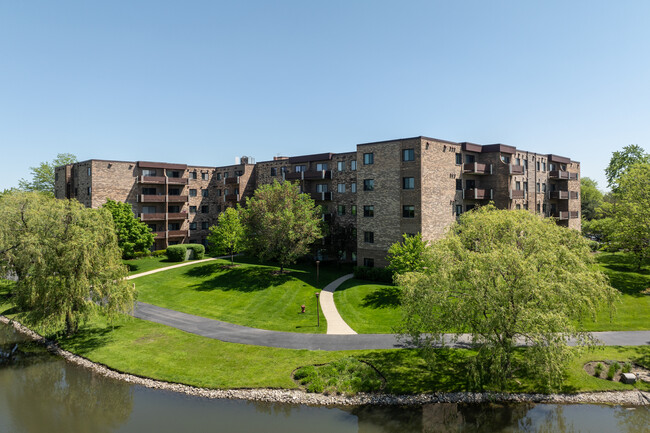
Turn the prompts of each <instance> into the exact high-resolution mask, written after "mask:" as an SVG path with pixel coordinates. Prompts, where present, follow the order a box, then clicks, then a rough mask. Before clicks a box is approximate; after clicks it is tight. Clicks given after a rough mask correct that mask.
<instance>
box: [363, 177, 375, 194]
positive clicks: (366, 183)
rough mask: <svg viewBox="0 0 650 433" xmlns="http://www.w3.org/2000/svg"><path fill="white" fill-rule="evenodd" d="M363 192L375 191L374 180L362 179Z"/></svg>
mask: <svg viewBox="0 0 650 433" xmlns="http://www.w3.org/2000/svg"><path fill="white" fill-rule="evenodd" d="M363 190H364V191H374V190H375V180H374V179H364V180H363Z"/></svg>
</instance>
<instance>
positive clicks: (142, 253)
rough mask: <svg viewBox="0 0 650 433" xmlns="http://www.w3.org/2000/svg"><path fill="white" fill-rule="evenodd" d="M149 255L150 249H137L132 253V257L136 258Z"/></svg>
mask: <svg viewBox="0 0 650 433" xmlns="http://www.w3.org/2000/svg"><path fill="white" fill-rule="evenodd" d="M150 255H151V251H137V252H136V253H135V254H133V256H134V258H136V259H141V258H143V257H149V256H150Z"/></svg>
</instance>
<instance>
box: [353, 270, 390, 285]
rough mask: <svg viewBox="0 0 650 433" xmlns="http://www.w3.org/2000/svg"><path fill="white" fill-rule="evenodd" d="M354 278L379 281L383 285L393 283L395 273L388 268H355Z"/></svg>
mask: <svg viewBox="0 0 650 433" xmlns="http://www.w3.org/2000/svg"><path fill="white" fill-rule="evenodd" d="M354 277H355V278H358V279H360V280H369V281H377V282H381V283H388V284H392V283H393V272H392V271H391V270H390V269H387V268H368V267H366V266H355V267H354Z"/></svg>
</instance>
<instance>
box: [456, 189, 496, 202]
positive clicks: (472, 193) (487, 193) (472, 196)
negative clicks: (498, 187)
mask: <svg viewBox="0 0 650 433" xmlns="http://www.w3.org/2000/svg"><path fill="white" fill-rule="evenodd" d="M493 196H494V191H493V190H492V189H481V188H472V189H464V190H463V199H464V200H488V199H489V200H491V199H492V198H493Z"/></svg>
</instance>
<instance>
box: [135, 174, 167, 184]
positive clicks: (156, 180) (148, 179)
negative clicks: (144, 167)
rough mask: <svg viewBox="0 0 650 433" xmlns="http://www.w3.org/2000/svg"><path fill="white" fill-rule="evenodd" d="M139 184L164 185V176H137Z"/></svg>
mask: <svg viewBox="0 0 650 433" xmlns="http://www.w3.org/2000/svg"><path fill="white" fill-rule="evenodd" d="M138 182H139V183H153V184H156V185H164V184H165V177H164V176H138Z"/></svg>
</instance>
